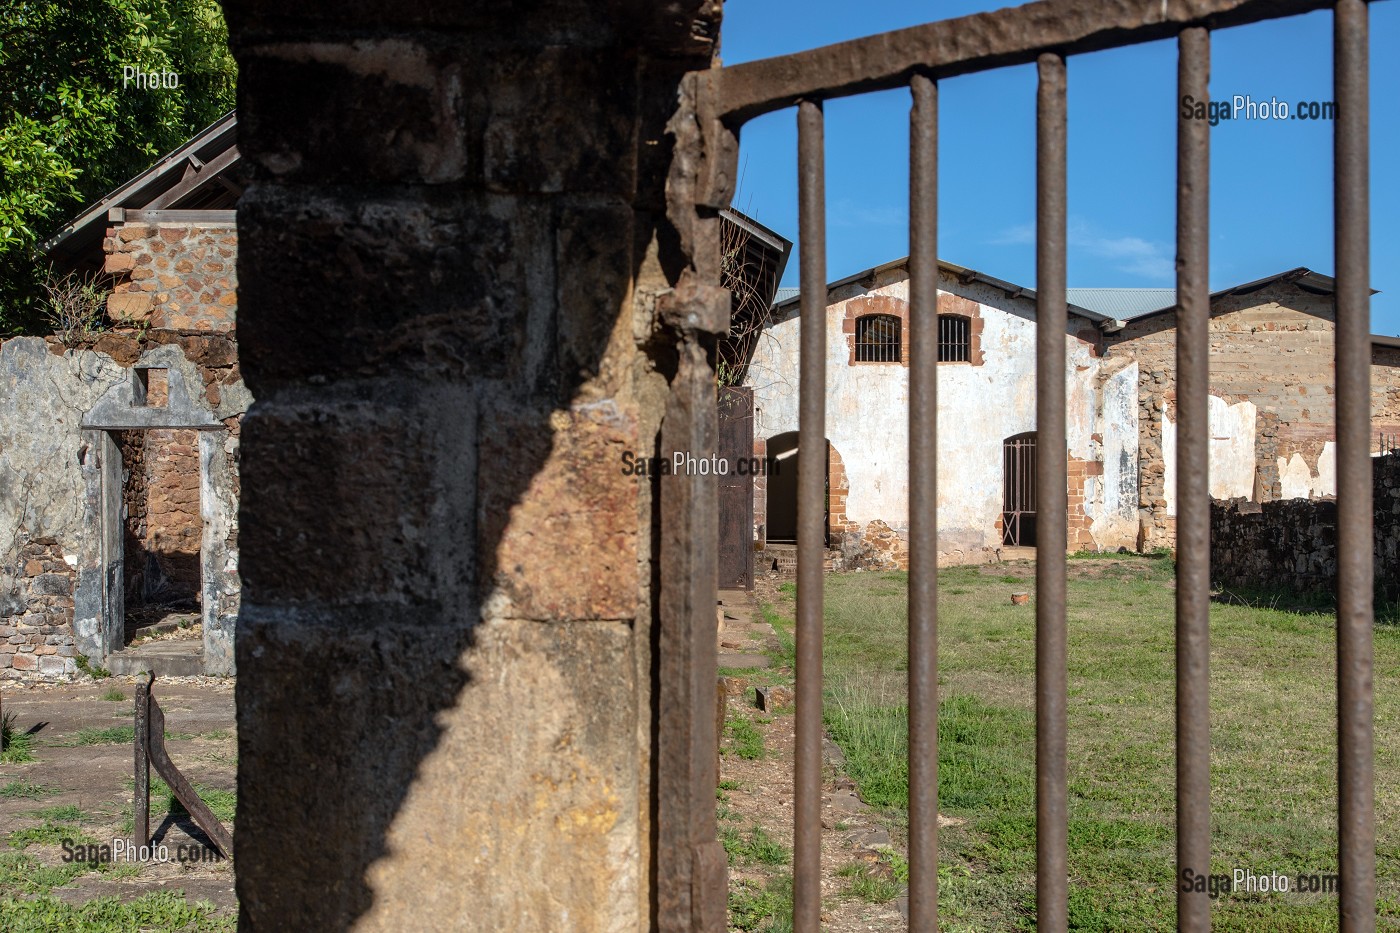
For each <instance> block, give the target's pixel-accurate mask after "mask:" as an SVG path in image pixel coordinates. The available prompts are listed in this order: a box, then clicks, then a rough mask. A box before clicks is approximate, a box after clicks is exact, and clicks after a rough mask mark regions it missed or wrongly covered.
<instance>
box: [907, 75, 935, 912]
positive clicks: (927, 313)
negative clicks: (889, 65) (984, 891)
mask: <svg viewBox="0 0 1400 933" xmlns="http://www.w3.org/2000/svg"><path fill="white" fill-rule="evenodd" d="M910 87H911V90H912V92H913V96H914V105H913V107H912V109H911V110H910V111H909V366H910V373H909V929H910V930H911V931H929V933H932V931H936V930H937V929H938V517H937V516H938V511H937V509H938V440H937V438H938V344H939V327H938V85H937V84H935V83H934V82H933V81H931V80H929V79H928V78H926V77H924V76H922V75H918V76H915V78H914V79H913V81H912V82H911V85H910Z"/></svg>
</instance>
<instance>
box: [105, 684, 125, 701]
mask: <svg viewBox="0 0 1400 933" xmlns="http://www.w3.org/2000/svg"><path fill="white" fill-rule="evenodd" d="M102 699H104V700H108V701H109V702H112V703H120V702H121V701H122V700H125V699H126V694H125V693H123V692H122V690H121V688H120V687H108V688H107V692H106V693H104V694H102Z"/></svg>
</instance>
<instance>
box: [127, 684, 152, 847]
mask: <svg viewBox="0 0 1400 933" xmlns="http://www.w3.org/2000/svg"><path fill="white" fill-rule="evenodd" d="M150 721H151V682H150V681H149V680H146V681H143V682H141V683H138V684H137V685H136V717H135V723H134V726H133V731H134V732H135V741H134V742H133V745H134V746H135V750H136V789H135V790H134V792H133V795H134V796H133V800H132V814H133V816H132V821H131V834H132V836H133V837H134V838H133V839H132V842H134V843H135V844H136V848H137V849H138V850H140V849H142V848H144V847H145V846H147V845H149V844H150V842H151V754H150V741H151V738H150Z"/></svg>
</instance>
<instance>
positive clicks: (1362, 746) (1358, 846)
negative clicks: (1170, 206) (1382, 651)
mask: <svg viewBox="0 0 1400 933" xmlns="http://www.w3.org/2000/svg"><path fill="white" fill-rule="evenodd" d="M1333 29H1334V35H1333V56H1332V59H1333V68H1334V69H1335V73H1334V77H1333V82H1334V83H1333V96H1334V97H1335V98H1336V103H1337V119H1336V122H1335V124H1334V129H1333V133H1334V145H1335V149H1334V155H1333V160H1334V172H1333V184H1334V201H1333V204H1334V208H1335V210H1336V264H1337V285H1336V289H1337V290H1336V314H1337V336H1336V355H1337V356H1336V378H1337V396H1336V397H1337V493H1338V494H1337V742H1338V750H1337V808H1338V812H1337V831H1338V854H1339V861H1340V865H1339V871H1340V874H1341V897H1340V903H1339V905H1338V909H1339V911H1340V914H1341V928H1342V930H1343V931H1346V933H1363V931H1367V933H1368V931H1371V930H1374V929H1375V928H1376V832H1375V800H1374V795H1375V785H1374V780H1375V774H1374V770H1373V761H1372V692H1371V691H1372V658H1371V625H1372V608H1373V607H1372V604H1371V601H1372V598H1373V590H1372V586H1373V578H1372V571H1373V567H1372V562H1373V548H1374V546H1375V543H1374V537H1373V532H1372V527H1371V522H1372V517H1373V516H1372V503H1371V482H1372V480H1371V458H1370V450H1369V446H1370V429H1371V425H1370V419H1371V336H1370V335H1371V307H1370V303H1371V298H1370V278H1371V268H1370V267H1371V263H1370V214H1369V200H1368V199H1369V197H1370V179H1369V173H1368V158H1369V142H1370V141H1369V134H1368V122H1367V121H1368V110H1369V107H1370V100H1369V93H1368V82H1369V74H1370V67H1369V61H1368V50H1367V41H1368V37H1367V31H1368V30H1367V10H1366V4H1365V3H1364V2H1363V0H1338V2H1337V7H1336V12H1335V14H1334V16H1333Z"/></svg>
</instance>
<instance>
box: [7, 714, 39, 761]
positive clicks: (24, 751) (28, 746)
mask: <svg viewBox="0 0 1400 933" xmlns="http://www.w3.org/2000/svg"><path fill="white" fill-rule="evenodd" d="M33 747H34V737H33V736H32V735H29V734H28V733H25V732H21V731H20V730H19V729H18V728H17V727H16V726H15V714H14V713H6V714H5V715H4V717H3V718H0V763H4V764H7V765H17V764H23V763H24V762H26V761H33V760H34V753H33Z"/></svg>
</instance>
